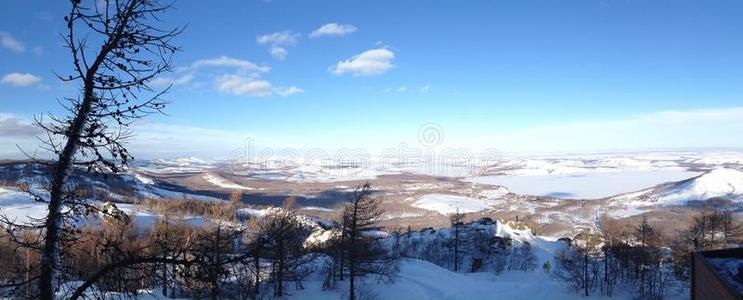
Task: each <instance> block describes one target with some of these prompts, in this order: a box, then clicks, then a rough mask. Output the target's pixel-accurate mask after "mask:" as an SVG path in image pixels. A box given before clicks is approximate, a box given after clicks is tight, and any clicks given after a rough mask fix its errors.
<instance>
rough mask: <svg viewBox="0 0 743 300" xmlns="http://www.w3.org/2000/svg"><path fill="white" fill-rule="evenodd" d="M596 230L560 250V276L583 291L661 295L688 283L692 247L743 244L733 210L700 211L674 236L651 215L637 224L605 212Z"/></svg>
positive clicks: (721, 246) (642, 295)
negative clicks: (661, 228) (629, 224)
mask: <svg viewBox="0 0 743 300" xmlns="http://www.w3.org/2000/svg"><path fill="white" fill-rule="evenodd" d="M600 227H601V228H600V229H601V230H600V232H598V233H582V234H579V235H578V236H576V237H575V238H574V239H573V240H571V241H569V246H568V247H567V248H566V249H565V250H563V251H560V252H559V253H558V254H557V255H556V259H557V261H558V264H559V266H558V267H557V268H556V272H555V273H556V276H558V277H559V278H561V279H563V280H565V281H566V282H567V283H568V284H569V285H570V286H571V287H572V288H574V290H575V291H576V292H578V293H581V294H583V295H584V296H590V295H593V294H601V295H606V296H612V295H614V294H615V293H617V292H623V293H626V294H628V295H630V296H632V297H633V298H635V299H663V298H664V297H665V296H667V294H668V293H669V292H671V291H670V290H669V289H670V288H672V287H678V288H681V289H688V284H689V279H690V269H691V253H692V252H693V251H700V250H713V249H721V248H726V247H730V246H735V245H739V244H740V242H741V238H742V237H743V236H742V235H741V233H742V232H741V227H740V226H739V225H738V224H737V223H736V222H735V220H734V217H733V215H732V213H731V212H729V211H725V212H721V211H712V212H707V213H703V214H701V215H700V216H698V217H696V218H695V220H694V223H693V224H692V225H691V226H690V227H689V228H686V229H683V230H679V231H678V233H677V234H676V237H673V238H664V237H662V236H661V235H660V234H659V233H658V231H657V230H656V228H655V227H653V226H652V225H651V224H650V223H649V221H648V219H647V218H643V219H642V221H641V222H640V223H639V224H637V225H635V226H634V227H627V226H622V225H620V224H619V222H618V221H617V220H614V219H611V218H608V217H606V216H604V217H603V218H602V221H601V226H600Z"/></svg>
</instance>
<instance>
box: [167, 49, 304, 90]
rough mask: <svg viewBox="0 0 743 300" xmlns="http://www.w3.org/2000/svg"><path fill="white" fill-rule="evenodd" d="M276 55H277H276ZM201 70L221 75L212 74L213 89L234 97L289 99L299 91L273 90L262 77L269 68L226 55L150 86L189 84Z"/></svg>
mask: <svg viewBox="0 0 743 300" xmlns="http://www.w3.org/2000/svg"><path fill="white" fill-rule="evenodd" d="M279 51H280V50H279ZM277 55H280V53H279V54H277ZM203 67H213V68H215V69H217V71H218V72H221V73H217V74H214V76H215V77H212V78H215V79H213V84H214V87H215V88H216V90H217V91H219V92H222V93H227V94H232V95H236V96H254V97H264V96H271V95H280V96H290V95H295V94H298V93H301V92H303V90H302V89H300V88H298V87H295V86H291V87H274V86H273V84H271V82H270V81H268V80H265V79H263V78H262V76H263V74H264V73H267V72H268V71H270V70H271V68H270V67H268V66H259V65H257V64H255V63H253V62H250V61H247V60H243V59H237V58H232V57H229V56H220V57H216V58H209V59H200V60H197V61H195V62H193V63H191V65H190V66H189V67H186V68H182V69H180V70H179V72H181V74H183V75H181V76H176V77H160V78H158V79H155V80H154V81H153V85H158V86H167V85H180V84H188V83H191V82H192V81H194V80H197V79H198V78H197V76H198V74H199V73H200V72H199V69H200V68H203ZM186 72H188V73H186Z"/></svg>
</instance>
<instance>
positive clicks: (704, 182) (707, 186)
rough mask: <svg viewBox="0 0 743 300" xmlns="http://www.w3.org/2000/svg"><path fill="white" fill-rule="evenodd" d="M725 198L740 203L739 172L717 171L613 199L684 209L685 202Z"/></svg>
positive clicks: (741, 182) (741, 184)
mask: <svg viewBox="0 0 743 300" xmlns="http://www.w3.org/2000/svg"><path fill="white" fill-rule="evenodd" d="M718 197H719V198H725V199H729V200H732V201H741V200H743V172H741V171H739V170H735V169H730V168H717V169H714V170H712V171H709V172H707V173H704V174H702V175H699V176H697V177H693V178H689V179H687V180H683V181H679V182H675V183H669V184H663V185H660V186H657V187H655V188H650V189H646V190H642V191H639V192H634V193H629V194H625V195H620V196H617V197H614V199H615V200H620V201H630V202H633V203H638V204H642V203H644V204H648V203H657V204H663V205H684V204H686V203H687V202H689V201H694V200H708V199H711V198H718Z"/></svg>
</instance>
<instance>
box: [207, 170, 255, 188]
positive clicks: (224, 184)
mask: <svg viewBox="0 0 743 300" xmlns="http://www.w3.org/2000/svg"><path fill="white" fill-rule="evenodd" d="M204 179H205V180H206V181H208V182H209V183H211V184H213V185H216V186H218V187H221V188H226V189H235V190H253V189H254V188H252V187H248V186H244V185H239V184H237V183H234V182H231V181H229V180H227V179H225V178H222V177H220V176H218V175H214V174H206V175H204Z"/></svg>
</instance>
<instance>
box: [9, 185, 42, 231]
mask: <svg viewBox="0 0 743 300" xmlns="http://www.w3.org/2000/svg"><path fill="white" fill-rule="evenodd" d="M46 214H47V205H46V204H44V203H40V202H35V201H34V200H33V199H32V198H31V196H30V195H29V194H28V193H25V192H22V191H18V190H14V189H6V188H0V215H2V216H5V217H7V218H8V219H9V220H10V221H15V222H18V223H22V224H31V223H36V220H39V219H41V218H43V217H45V216H46Z"/></svg>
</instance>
